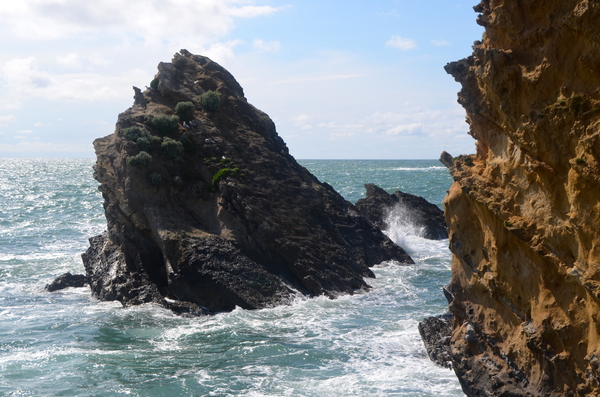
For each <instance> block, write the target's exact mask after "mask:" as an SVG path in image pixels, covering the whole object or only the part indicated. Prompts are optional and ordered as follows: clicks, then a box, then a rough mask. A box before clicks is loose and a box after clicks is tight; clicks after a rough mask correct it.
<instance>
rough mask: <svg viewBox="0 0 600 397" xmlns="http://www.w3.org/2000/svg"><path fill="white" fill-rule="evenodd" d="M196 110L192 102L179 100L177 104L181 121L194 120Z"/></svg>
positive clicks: (176, 108)
mask: <svg viewBox="0 0 600 397" xmlns="http://www.w3.org/2000/svg"><path fill="white" fill-rule="evenodd" d="M195 111H196V107H195V106H194V104H193V103H192V102H179V103H177V106H175V113H177V115H178V116H179V121H181V122H184V121H192V120H194V112H195Z"/></svg>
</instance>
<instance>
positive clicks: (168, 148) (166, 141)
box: [160, 136, 183, 160]
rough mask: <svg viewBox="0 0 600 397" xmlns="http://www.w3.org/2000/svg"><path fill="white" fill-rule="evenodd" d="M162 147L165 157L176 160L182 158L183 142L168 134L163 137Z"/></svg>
mask: <svg viewBox="0 0 600 397" xmlns="http://www.w3.org/2000/svg"><path fill="white" fill-rule="evenodd" d="M160 149H161V151H162V153H163V154H164V155H165V157H167V158H169V159H172V160H175V159H178V158H180V157H181V154H182V153H183V143H181V142H179V141H176V140H175V139H171V138H169V137H168V136H166V137H164V138H163V142H162V144H161V145H160Z"/></svg>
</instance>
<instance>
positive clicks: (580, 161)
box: [575, 157, 585, 165]
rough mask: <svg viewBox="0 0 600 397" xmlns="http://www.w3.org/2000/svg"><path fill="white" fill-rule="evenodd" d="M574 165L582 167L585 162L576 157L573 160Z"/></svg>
mask: <svg viewBox="0 0 600 397" xmlns="http://www.w3.org/2000/svg"><path fill="white" fill-rule="evenodd" d="M575 164H579V165H583V164H585V160H584V159H582V158H581V157H577V158H576V159H575Z"/></svg>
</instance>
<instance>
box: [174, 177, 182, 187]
mask: <svg viewBox="0 0 600 397" xmlns="http://www.w3.org/2000/svg"><path fill="white" fill-rule="evenodd" d="M173 183H174V184H175V186H177V187H182V186H183V179H182V178H181V177H180V176H179V175H178V176H176V177H175V178H173Z"/></svg>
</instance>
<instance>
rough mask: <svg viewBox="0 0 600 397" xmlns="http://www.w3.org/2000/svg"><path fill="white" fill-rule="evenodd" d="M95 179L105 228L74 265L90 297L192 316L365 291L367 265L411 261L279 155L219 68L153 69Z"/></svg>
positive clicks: (262, 120) (182, 65)
mask: <svg viewBox="0 0 600 397" xmlns="http://www.w3.org/2000/svg"><path fill="white" fill-rule="evenodd" d="M134 91H135V97H134V99H135V100H134V105H133V106H132V107H131V108H129V109H128V110H126V111H125V112H123V113H122V114H120V115H119V118H118V121H117V125H116V130H115V132H114V133H113V134H111V135H109V136H107V137H104V138H101V139H97V140H96V141H95V142H94V147H95V150H96V154H97V163H96V165H95V168H94V170H95V173H94V177H95V178H96V179H97V180H98V181H99V182H100V184H101V185H100V190H101V191H102V195H103V197H104V208H105V213H106V219H107V231H106V232H105V233H104V234H103V235H101V236H96V237H94V238H92V239H90V243H91V247H90V248H89V249H88V251H87V252H86V253H85V254H83V260H84V264H85V268H86V272H87V277H88V280H89V282H90V285H91V288H92V291H93V294H94V295H95V296H96V297H98V298H99V299H105V300H119V301H120V302H122V303H123V304H124V305H133V304H140V303H145V302H156V303H159V304H162V305H164V306H166V307H169V308H171V309H173V310H174V311H176V312H181V313H190V314H201V313H207V312H218V311H228V310H232V309H234V308H235V307H236V306H239V307H242V308H246V309H255V308H263V307H267V306H272V305H276V304H280V303H284V302H287V301H289V300H290V299H293V297H294V296H297V295H307V296H316V295H327V296H336V295H338V294H346V293H353V292H354V291H357V290H364V289H367V288H368V285H367V283H366V282H365V280H364V277H373V273H372V272H371V270H370V269H369V267H371V266H373V265H376V264H378V263H380V262H383V261H388V260H395V261H398V262H400V263H412V260H411V258H410V257H409V256H408V255H407V254H406V253H405V252H404V251H403V250H402V249H401V248H400V247H398V246H397V245H395V244H394V243H392V241H391V240H389V238H387V237H386V236H385V235H384V234H383V233H382V232H381V230H380V229H378V228H376V227H374V226H372V225H371V223H370V222H369V221H368V220H367V219H366V218H364V217H363V216H361V215H360V214H359V213H358V211H357V210H356V209H355V207H354V206H353V205H352V204H351V203H349V202H347V201H346V200H344V199H343V198H342V197H341V196H340V195H339V194H338V193H337V192H335V191H334V189H333V188H331V186H329V185H327V184H325V183H321V182H319V181H318V180H317V178H315V177H314V176H313V175H311V174H310V173H309V172H308V171H307V170H306V169H305V168H304V167H302V166H300V165H299V164H298V163H297V162H296V161H295V159H294V158H293V157H292V156H291V155H290V154H289V151H288V148H287V146H286V144H285V142H284V141H283V139H282V138H281V137H280V136H279V135H278V134H277V131H276V129H275V125H274V123H273V122H272V121H271V119H270V118H269V117H268V116H267V115H266V114H265V113H263V112H261V111H260V110H258V109H256V108H255V107H253V106H252V105H251V104H249V103H248V102H247V100H246V98H245V97H244V92H243V90H242V87H241V86H240V85H239V84H238V82H237V81H236V80H235V79H234V78H233V76H232V75H231V74H230V73H229V72H227V71H226V70H225V69H224V68H222V67H221V66H219V65H218V64H216V63H215V62H213V61H211V60H210V59H208V58H205V57H202V56H199V55H193V54H191V53H189V52H188V51H186V50H181V51H180V52H179V53H177V54H175V57H174V58H173V60H172V62H170V63H161V64H160V65H159V66H158V74H157V75H156V78H155V79H154V80H153V81H152V83H151V85H150V87H149V88H148V89H146V90H145V91H141V90H139V89H134Z"/></svg>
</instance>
